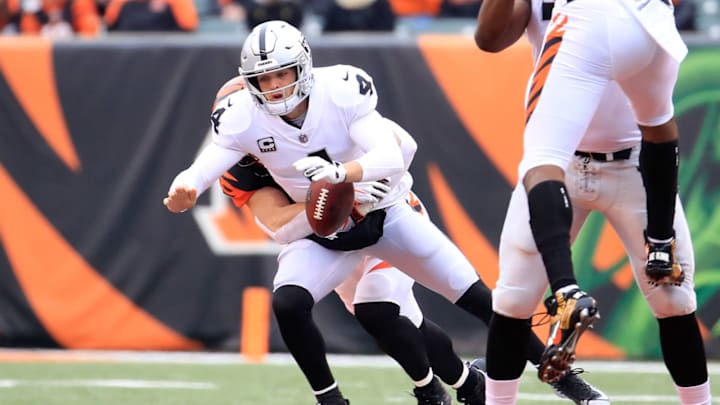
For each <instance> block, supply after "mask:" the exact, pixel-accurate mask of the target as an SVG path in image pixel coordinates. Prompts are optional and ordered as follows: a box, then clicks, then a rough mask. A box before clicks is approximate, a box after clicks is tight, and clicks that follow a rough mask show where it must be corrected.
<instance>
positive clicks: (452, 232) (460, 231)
mask: <svg viewBox="0 0 720 405" xmlns="http://www.w3.org/2000/svg"><path fill="white" fill-rule="evenodd" d="M428 178H429V179H430V185H431V186H432V189H433V194H434V195H435V200H436V201H437V205H438V209H439V211H440V216H441V217H442V220H443V223H444V224H445V228H446V229H447V231H448V236H450V238H451V239H452V240H453V241H454V242H455V243H456V244H457V245H458V247H459V248H460V250H462V252H463V253H464V254H465V256H466V257H467V258H468V260H470V263H472V265H473V266H474V267H475V271H477V273H478V275H480V278H482V280H483V282H484V283H485V284H487V286H488V287H490V288H494V287H495V283H496V282H497V279H498V255H497V252H496V251H495V248H494V247H493V246H492V245H491V244H490V243H489V242H488V241H487V239H486V238H485V236H484V235H483V234H482V233H481V232H480V231H479V230H478V229H477V227H476V226H475V223H474V222H473V220H472V219H471V218H470V216H469V215H468V214H467V213H466V212H465V208H464V207H463V206H462V204H460V202H459V201H458V199H457V197H455V193H454V192H453V191H452V189H450V186H449V185H448V184H447V181H445V178H444V176H443V175H442V172H441V171H440V169H439V168H438V167H437V166H436V165H434V164H430V165H429V166H428Z"/></svg>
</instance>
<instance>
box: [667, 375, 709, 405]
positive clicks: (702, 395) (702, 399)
mask: <svg viewBox="0 0 720 405" xmlns="http://www.w3.org/2000/svg"><path fill="white" fill-rule="evenodd" d="M675 390H677V393H678V396H679V397H680V403H681V404H682V405H710V404H711V403H712V399H711V395H710V380H708V381H705V382H704V383H702V384H700V385H696V386H694V387H678V386H675Z"/></svg>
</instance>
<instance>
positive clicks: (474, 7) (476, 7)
mask: <svg viewBox="0 0 720 405" xmlns="http://www.w3.org/2000/svg"><path fill="white" fill-rule="evenodd" d="M480 3H481V1H480V0H443V2H442V6H440V17H450V18H456V17H457V18H473V19H474V18H476V17H477V15H478V11H480Z"/></svg>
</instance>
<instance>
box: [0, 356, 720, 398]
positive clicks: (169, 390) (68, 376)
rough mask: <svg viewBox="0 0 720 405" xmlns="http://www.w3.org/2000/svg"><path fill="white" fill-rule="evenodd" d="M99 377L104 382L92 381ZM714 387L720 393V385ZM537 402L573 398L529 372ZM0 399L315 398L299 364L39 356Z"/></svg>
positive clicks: (385, 390)
mask: <svg viewBox="0 0 720 405" xmlns="http://www.w3.org/2000/svg"><path fill="white" fill-rule="evenodd" d="M334 371H335V375H336V377H337V379H338V381H339V383H340V385H341V387H342V390H343V392H344V393H345V394H346V396H347V397H349V398H350V399H351V401H352V405H382V404H388V405H400V404H408V405H414V404H415V401H414V400H413V398H412V397H411V396H410V391H411V386H410V383H409V380H408V379H407V378H406V377H405V375H404V374H403V373H402V371H401V370H400V369H399V368H387V367H385V368H371V367H334ZM585 377H586V378H587V379H588V380H589V381H591V382H592V383H593V384H595V385H597V386H599V387H602V389H603V390H605V391H606V392H607V393H608V394H610V395H611V396H617V397H618V398H619V399H620V400H615V401H614V402H613V403H614V404H645V405H647V404H650V403H655V404H662V403H668V404H669V403H678V402H677V400H676V399H674V397H673V396H674V395H675V394H674V388H673V385H672V382H671V380H670V378H669V377H668V376H667V375H666V374H658V373H632V374H622V373H617V372H593V373H589V374H585ZM712 377H713V376H711V378H712ZM714 377H715V378H717V376H714ZM118 381H120V382H124V383H127V382H128V381H130V382H137V381H140V382H143V381H144V382H150V383H151V382H157V383H160V382H164V383H168V382H179V383H194V384H196V385H195V386H194V387H195V388H194V389H189V388H177V387H164V388H127V387H108V386H106V385H107V384H102V383H112V382H118ZM98 382H99V383H101V385H103V386H88V384H90V383H96V384H97V383H98ZM197 384H201V385H200V386H199V387H198V386H197ZM715 393H716V395H720V390H715ZM536 395H537V397H535V396H536ZM642 396H644V397H642ZM635 398H637V400H634V399H635ZM533 403H535V404H537V403H540V404H553V403H557V404H569V403H570V402H567V401H561V400H558V399H555V398H554V397H553V396H552V394H551V391H550V389H549V388H548V387H547V386H545V385H543V384H541V383H539V382H538V381H537V379H536V378H535V376H534V375H532V374H529V373H528V374H526V375H525V378H524V379H523V383H522V385H521V400H520V401H519V404H533ZM0 404H3V405H15V404H18V405H20V404H42V405H45V404H72V405H113V404H123V405H127V404H132V405H135V404H172V405H181V404H208V405H222V404H253V405H255V404H258V405H276V404H277V405H312V404H314V401H313V397H312V395H311V393H310V391H309V388H308V386H307V385H306V383H305V380H304V379H303V377H302V375H301V373H300V371H299V370H298V369H297V368H296V367H295V366H290V365H287V366H279V365H243V364H224V365H223V364H221V365H208V364H154V363H151V364H136V363H35V362H33V363H0Z"/></svg>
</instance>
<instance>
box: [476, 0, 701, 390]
mask: <svg viewBox="0 0 720 405" xmlns="http://www.w3.org/2000/svg"><path fill="white" fill-rule="evenodd" d="M651 2H657V3H661V1H660V0H651ZM553 6H554V1H553V0H514V1H509V2H506V1H495V0H486V1H485V2H484V4H483V5H482V7H481V10H480V13H479V14H478V24H477V28H476V32H475V40H476V42H477V45H478V46H479V47H480V48H481V49H483V50H486V51H490V52H499V51H502V50H503V49H505V48H507V47H509V46H510V45H512V44H513V43H515V42H516V41H517V40H518V39H519V38H520V37H521V36H522V34H523V32H525V33H526V36H527V38H528V40H529V41H530V44H531V45H532V48H533V56H534V58H535V59H536V60H542V61H545V60H544V59H540V58H542V57H543V56H542V55H543V37H544V35H545V32H546V29H547V26H548V24H549V22H550V19H551V18H552V13H551V11H552V8H553ZM582 7H584V5H583V6H582ZM552 41H555V42H556V43H557V39H551V38H550V37H548V39H546V43H547V44H550V42H552ZM546 48H547V45H546ZM532 84H533V82H531V83H530V84H529V85H530V86H532ZM532 96H533V94H529V95H528V98H529V99H528V100H529V103H530V102H531V100H530V98H531V97H532ZM570 101H571V102H572V100H570ZM570 113H571V112H570V111H563V114H570ZM640 149H641V133H640V130H639V128H638V126H637V124H636V122H635V117H634V116H633V112H632V110H631V108H630V105H629V103H628V100H627V98H626V97H625V95H624V94H623V92H622V90H621V88H620V86H619V85H618V83H616V82H612V81H611V82H609V84H608V85H607V87H606V88H605V90H604V92H603V93H602V98H601V101H600V102H599V106H598V108H597V110H596V111H595V113H594V115H593V117H592V120H591V121H590V124H589V127H588V128H587V130H585V132H584V135H583V136H582V139H581V140H580V141H579V144H578V146H577V148H576V150H575V151H574V156H573V158H572V159H570V162H569V166H568V167H567V169H566V170H567V171H566V173H565V178H564V180H565V184H566V185H567V193H568V197H569V198H570V202H571V203H572V204H571V205H572V226H571V227H569V229H570V237H571V240H574V239H575V237H576V236H577V234H578V232H579V231H580V229H581V227H582V225H583V223H584V222H585V220H586V219H587V217H588V215H589V214H590V212H591V211H598V212H600V213H602V214H603V215H604V216H605V217H606V218H607V220H608V222H609V223H610V225H612V227H613V228H614V229H615V231H616V232H617V234H618V235H619V236H620V238H621V240H622V242H623V245H624V247H625V250H626V252H627V253H628V256H629V258H630V263H631V265H632V269H633V272H634V275H635V280H636V282H637V285H638V287H639V288H640V290H641V291H642V293H643V295H644V296H645V299H646V300H647V302H648V304H649V306H650V308H651V310H652V312H653V314H654V315H655V317H656V318H657V320H658V326H659V332H660V344H661V347H662V352H663V357H664V359H665V364H666V366H667V368H668V370H669V371H670V375H671V376H672V378H673V380H674V382H675V386H676V389H677V392H678V395H679V397H680V401H681V403H682V404H709V403H710V388H709V382H708V374H707V365H706V357H705V353H704V346H703V340H702V337H701V335H700V330H699V327H698V322H697V319H696V316H695V310H696V308H697V304H696V297H695V291H694V285H693V274H694V257H693V250H692V241H691V239H690V232H689V230H688V224H687V221H686V219H685V215H684V212H683V209H682V205H681V203H680V199H679V198H677V197H676V198H675V200H674V201H675V207H676V209H675V221H674V228H675V230H676V237H677V250H676V251H675V253H676V254H677V256H676V258H677V262H678V263H679V264H680V266H681V267H682V270H683V273H677V274H674V275H672V274H671V275H669V276H668V277H663V278H660V279H658V278H657V277H654V276H653V274H652V273H647V272H646V271H645V267H646V263H645V261H646V259H647V251H646V248H645V245H644V243H643V240H642V239H641V238H640V237H639V236H640V235H642V232H643V230H644V229H645V228H646V224H647V217H646V203H645V200H646V196H645V191H644V189H643V178H642V176H641V173H640V172H639V171H638V165H639V159H640V157H639V156H640ZM531 217H532V213H531V212H530V211H529V209H528V195H527V194H526V192H525V186H524V184H523V182H522V181H520V182H519V183H518V184H517V186H516V188H515V190H514V191H513V194H512V197H511V201H510V204H509V207H508V210H507V216H506V218H505V224H504V226H503V231H502V234H501V239H500V278H499V280H498V283H497V287H496V289H495V290H494V292H493V309H494V312H495V313H494V316H493V320H492V322H491V324H490V332H489V337H488V347H487V353H488V354H487V375H488V379H487V395H488V396H487V403H488V404H511V403H515V401H516V398H517V391H518V388H519V383H520V376H521V373H522V371H523V369H524V364H525V360H524V358H523V357H522V356H520V355H518V353H517V352H516V350H515V349H514V347H517V346H522V345H523V344H524V342H525V340H526V339H527V337H528V336H529V335H530V333H531V331H530V327H529V326H528V319H529V318H530V317H531V316H532V314H533V311H534V310H535V308H536V307H537V305H538V303H539V302H540V300H541V299H542V297H543V294H544V293H545V291H546V290H547V287H548V278H547V276H546V274H545V272H544V271H543V259H545V258H544V257H543V256H541V253H540V252H539V251H538V248H537V246H536V240H534V238H533V235H534V233H533V230H532V229H531V226H532V224H531V223H530V218H531ZM558 298H559V297H558V296H557V295H556V296H553V297H550V298H549V301H548V304H549V309H553V308H556V307H557V305H558V304H561V302H559V300H558ZM555 314H556V315H558V316H559V315H560V314H559V313H555ZM555 321H556V322H557V321H559V319H558V318H556V319H555ZM570 351H571V352H572V351H573V349H572V348H570ZM561 371H564V370H561ZM542 373H543V371H542V370H541V378H543V375H542ZM573 391H576V392H577V393H578V394H579V395H577V396H576V397H574V398H573V399H574V400H575V402H576V403H577V404H605V403H608V401H607V397H606V396H604V395H603V394H602V393H600V392H599V391H595V392H592V391H585V390H573Z"/></svg>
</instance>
